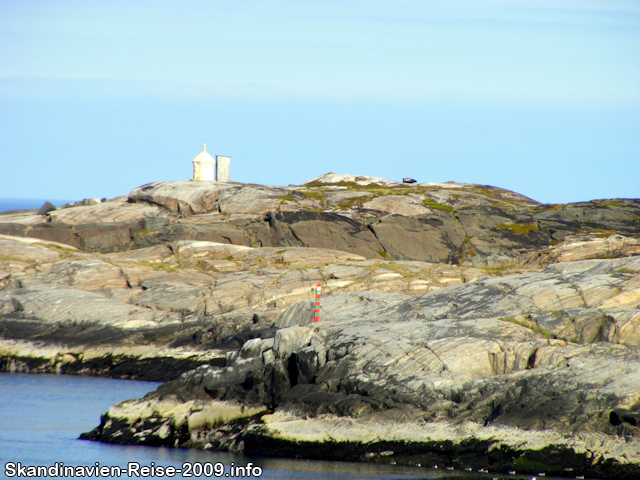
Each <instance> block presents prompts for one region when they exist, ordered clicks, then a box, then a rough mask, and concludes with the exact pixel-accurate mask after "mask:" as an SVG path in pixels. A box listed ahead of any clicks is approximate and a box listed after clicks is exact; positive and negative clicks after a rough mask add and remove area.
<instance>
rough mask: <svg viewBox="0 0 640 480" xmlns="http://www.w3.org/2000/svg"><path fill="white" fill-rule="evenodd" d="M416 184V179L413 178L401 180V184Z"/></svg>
mask: <svg viewBox="0 0 640 480" xmlns="http://www.w3.org/2000/svg"><path fill="white" fill-rule="evenodd" d="M417 182H418V181H417V180H416V179H414V178H409V177H406V178H403V179H402V183H417Z"/></svg>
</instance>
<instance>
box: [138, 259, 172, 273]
mask: <svg viewBox="0 0 640 480" xmlns="http://www.w3.org/2000/svg"><path fill="white" fill-rule="evenodd" d="M140 265H144V266H145V267H148V268H153V269H154V270H164V271H165V272H175V271H176V270H178V267H172V266H170V265H167V264H166V263H164V262H158V263H155V262H154V263H152V262H150V261H148V260H140Z"/></svg>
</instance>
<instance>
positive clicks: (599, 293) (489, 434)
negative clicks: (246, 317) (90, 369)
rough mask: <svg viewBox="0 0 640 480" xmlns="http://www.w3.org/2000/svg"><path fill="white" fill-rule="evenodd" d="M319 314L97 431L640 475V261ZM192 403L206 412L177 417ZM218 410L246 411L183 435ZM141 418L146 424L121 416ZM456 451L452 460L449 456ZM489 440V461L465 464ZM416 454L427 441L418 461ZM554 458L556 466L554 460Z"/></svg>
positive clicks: (291, 318)
mask: <svg viewBox="0 0 640 480" xmlns="http://www.w3.org/2000/svg"><path fill="white" fill-rule="evenodd" d="M310 308H311V305H310V302H309V301H305V302H300V303H298V304H296V305H294V306H292V307H291V308H289V309H288V310H286V311H285V312H283V313H282V314H281V316H280V317H279V319H278V320H277V321H276V326H280V327H282V328H281V329H279V330H278V331H277V333H276V335H275V337H274V338H270V339H258V338H255V339H252V340H250V341H248V342H246V343H245V344H244V345H243V347H242V348H241V349H240V350H239V352H237V353H231V354H229V355H227V358H226V361H225V365H224V366H221V367H211V366H202V367H199V368H197V369H195V370H193V371H190V372H187V373H184V374H183V375H182V376H181V377H180V378H178V379H177V380H175V381H173V382H169V383H167V384H165V385H163V386H162V387H160V388H159V389H158V391H157V392H154V393H151V394H149V395H147V396H146V397H145V398H144V399H141V400H133V401H128V402H124V403H122V404H119V405H117V406H115V407H113V409H112V410H110V411H109V413H108V414H107V416H106V417H105V419H103V422H102V424H101V426H99V427H98V428H97V429H96V430H94V431H93V432H91V433H90V434H88V435H89V436H90V437H91V438H95V439H100V440H103V441H114V442H119V441H120V440H121V439H122V437H121V436H120V435H121V434H122V432H123V431H129V429H133V430H132V431H137V429H139V428H144V429H145V431H147V432H148V433H147V439H149V441H150V442H158V437H157V435H156V433H155V432H156V431H157V430H155V429H159V428H164V429H165V430H164V431H166V432H171V436H170V438H171V441H170V442H167V443H166V444H171V445H174V446H199V447H205V446H207V445H209V447H207V448H211V446H213V447H215V448H223V449H230V450H236V451H237V450H240V451H244V452H245V453H247V454H271V455H278V452H280V451H288V452H293V451H296V452H298V456H303V457H304V456H306V455H305V453H304V452H305V451H306V450H307V449H311V448H312V447H311V445H314V446H317V445H323V446H324V447H327V445H333V450H331V451H335V450H336V449H341V448H345V449H350V448H351V449H352V451H353V452H355V453H353V455H354V457H352V459H354V458H355V459H360V460H363V459H366V458H365V456H366V455H365V451H366V452H368V453H371V454H372V455H373V456H374V457H375V456H376V455H377V457H376V458H380V452H381V451H385V452H386V451H388V450H389V449H390V450H392V451H395V450H394V449H399V452H404V453H402V454H400V453H399V454H398V455H399V456H398V458H403V459H406V458H409V457H410V458H412V459H413V460H415V459H416V458H421V459H423V460H425V459H436V461H440V462H442V463H445V464H447V465H451V466H456V467H458V468H462V467H465V466H468V465H474V466H478V465H482V466H488V467H490V468H493V469H503V470H504V469H511V468H514V466H515V467H518V466H519V469H520V471H521V472H526V471H528V470H527V468H526V462H525V461H524V460H525V459H529V460H530V461H531V462H534V461H535V462H538V463H537V464H535V465H537V468H540V467H539V465H544V468H545V469H546V471H547V472H548V473H556V474H562V473H566V471H565V470H564V468H565V467H567V466H569V465H574V467H571V468H573V470H571V471H575V472H577V473H578V474H580V473H581V474H585V473H586V474H587V475H596V474H597V475H598V476H599V477H603V478H636V477H634V475H636V476H637V474H638V472H639V471H640V470H639V469H638V466H639V465H640V427H639V426H638V423H637V420H638V418H640V350H639V348H638V347H639V346H640V335H639V334H640V331H639V330H638V326H639V325H640V310H639V308H640V257H631V258H623V259H613V260H609V259H601V260H586V261H580V262H570V263H563V264H555V265H551V266H549V267H547V268H546V269H545V270H543V271H540V272H532V273H524V274H519V275H512V276H507V277H491V278H490V277H483V278H479V279H478V280H476V281H475V282H472V283H470V284H464V285H456V286H450V287H445V288H442V289H439V290H435V291H432V292H430V293H427V294H425V295H423V296H420V297H412V296H408V295H403V294H392V293H384V292H358V293H349V294H345V295H333V296H329V297H326V298H325V299H323V311H324V320H323V321H321V322H318V323H313V322H312V323H309V320H308V318H309V316H308V311H309V309H310ZM183 402H187V404H188V405H194V407H193V408H192V407H191V406H189V407H188V408H187V407H185V408H187V410H186V411H182V410H181V411H180V413H179V415H178V414H176V413H173V412H174V410H169V411H170V413H163V412H165V411H167V410H166V405H174V404H175V405H183V406H184V405H187V404H185V403H183ZM189 402H191V403H189ZM194 402H195V403H194ZM202 402H204V403H202ZM207 402H214V404H216V405H217V404H218V403H216V402H223V403H224V404H225V405H228V408H229V409H232V408H235V409H236V410H235V411H236V414H235V415H234V416H233V418H232V419H228V420H227V421H225V422H222V421H218V420H216V419H215V415H214V414H213V413H211V419H210V420H209V421H208V423H207V425H208V426H207V428H205V429H202V428H199V427H193V428H191V427H188V428H186V429H182V430H180V428H179V427H176V425H185V421H186V424H187V425H188V419H189V418H190V416H191V415H194V414H195V413H198V412H201V411H202V409H204V408H205V407H204V406H203V405H207ZM195 405H197V406H195ZM238 405H245V406H246V410H245V413H242V412H240V411H239V410H238ZM129 408H131V409H135V411H136V412H138V413H136V415H135V419H134V420H132V419H131V416H129V417H125V416H124V415H122V414H120V413H119V412H120V410H122V409H129ZM172 408H173V407H172ZM163 409H164V410H163ZM127 411H128V410H127ZM140 412H146V413H140ZM180 415H182V416H180ZM182 418H186V420H181V419H182ZM109 422H110V423H109ZM154 425H155V427H154ZM180 432H181V433H180ZM126 438H127V441H130V437H129V436H127V437H126ZM442 442H445V443H446V445H449V447H451V449H452V453H453V454H452V455H444V454H442V452H440V453H439V454H438V453H437V450H438V448H442V447H438V448H436V445H440V446H442ZM473 442H476V443H474V445H476V447H477V448H479V450H477V451H476V454H475V455H473V456H472V457H469V458H467V459H463V458H462V457H460V456H459V455H457V454H458V453H459V450H460V449H463V447H464V446H465V445H466V446H468V445H470V444H472V443H473ZM142 443H144V442H142ZM269 445H271V446H272V447H271V448H269ZM305 445H308V446H307V447H305ZM354 445H361V446H363V445H365V446H366V448H365V447H363V449H364V450H363V449H358V448H356V447H354ZM401 445H405V447H400V446H401ZM406 445H414V447H416V449H415V451H413V453H412V454H411V455H410V456H409V457H406V453H407V448H408V447H406ZM480 445H482V448H480ZM294 446H295V447H296V448H297V450H296V448H294ZM418 447H419V448H418ZM454 447H455V448H454ZM314 448H315V447H314ZM542 450H544V451H546V452H547V453H549V452H552V451H553V452H555V458H554V457H553V455H547V456H546V457H545V458H544V461H541V459H540V457H539V452H540V451H542ZM490 451H499V452H502V454H501V456H499V457H500V458H497V457H495V456H494V457H491V455H489V453H488V452H490ZM300 452H302V453H300ZM358 452H359V453H358ZM536 452H537V453H536ZM368 453H367V454H368ZM394 455H395V454H391V455H388V456H389V457H394ZM537 455H538V456H537ZM392 459H393V458H391V459H389V461H391V460H392ZM492 459H493V460H492ZM518 459H520V460H518ZM535 459H537V460H535ZM430 461H431V460H430ZM482 462H484V463H482ZM491 462H493V463H491Z"/></svg>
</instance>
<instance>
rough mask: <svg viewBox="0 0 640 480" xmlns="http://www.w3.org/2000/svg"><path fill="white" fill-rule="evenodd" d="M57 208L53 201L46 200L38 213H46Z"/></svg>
mask: <svg viewBox="0 0 640 480" xmlns="http://www.w3.org/2000/svg"><path fill="white" fill-rule="evenodd" d="M53 210H56V206H55V205H54V204H53V203H51V202H44V204H43V205H42V206H41V207H40V210H38V215H46V214H47V213H49V212H52V211H53Z"/></svg>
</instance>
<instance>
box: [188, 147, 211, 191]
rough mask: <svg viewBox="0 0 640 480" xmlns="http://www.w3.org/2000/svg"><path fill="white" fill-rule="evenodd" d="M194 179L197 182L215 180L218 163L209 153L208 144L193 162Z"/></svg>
mask: <svg viewBox="0 0 640 480" xmlns="http://www.w3.org/2000/svg"><path fill="white" fill-rule="evenodd" d="M192 161H193V179H194V180H196V181H202V180H204V181H207V180H208V181H210V182H213V181H214V180H215V176H214V175H215V173H214V172H215V170H216V161H215V160H214V159H213V157H212V156H211V155H209V154H208V153H207V144H206V143H204V144H203V145H202V151H201V152H200V153H199V154H198V156H197V157H196V158H194V159H193V160H192Z"/></svg>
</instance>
